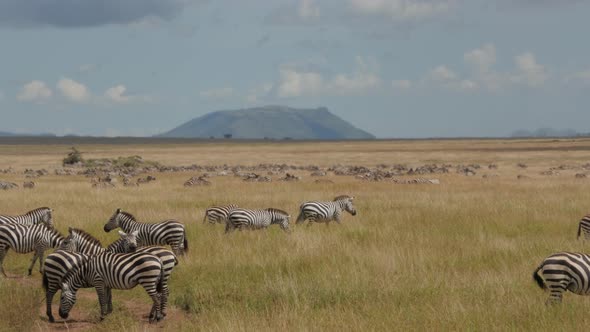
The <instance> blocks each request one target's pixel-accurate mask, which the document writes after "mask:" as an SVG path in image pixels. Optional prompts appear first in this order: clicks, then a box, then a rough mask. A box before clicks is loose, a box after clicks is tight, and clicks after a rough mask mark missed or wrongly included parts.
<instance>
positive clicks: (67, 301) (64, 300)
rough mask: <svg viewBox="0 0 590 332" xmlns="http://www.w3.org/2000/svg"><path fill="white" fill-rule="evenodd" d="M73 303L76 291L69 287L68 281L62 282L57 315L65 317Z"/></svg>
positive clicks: (74, 302)
mask: <svg viewBox="0 0 590 332" xmlns="http://www.w3.org/2000/svg"><path fill="white" fill-rule="evenodd" d="M74 304H76V292H75V291H73V290H72V289H71V288H70V285H69V284H68V283H65V282H62V284H61V298H60V300H59V316H60V317H61V318H63V319H67V318H68V316H69V314H70V310H72V307H73V306H74Z"/></svg>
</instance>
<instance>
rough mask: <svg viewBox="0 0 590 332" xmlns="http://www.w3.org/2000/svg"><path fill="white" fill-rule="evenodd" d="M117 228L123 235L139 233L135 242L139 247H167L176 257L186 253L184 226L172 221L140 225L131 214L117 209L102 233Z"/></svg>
mask: <svg viewBox="0 0 590 332" xmlns="http://www.w3.org/2000/svg"><path fill="white" fill-rule="evenodd" d="M117 227H121V229H122V230H123V231H124V232H125V233H131V232H133V231H139V234H138V235H137V242H138V244H139V246H141V247H145V246H152V245H169V246H171V247H172V251H173V252H174V254H176V255H183V254H184V253H186V252H187V251H188V242H187V240H186V231H185V229H184V225H183V224H181V223H179V222H178V221H176V220H174V219H169V220H165V221H162V222H159V223H154V224H148V223H142V222H138V221H137V220H136V219H135V217H134V216H133V215H132V214H131V213H127V212H123V211H121V209H117V211H115V213H114V214H113V216H112V217H111V218H110V219H109V221H108V222H107V223H106V224H105V225H104V231H105V232H110V231H111V230H113V229H115V228H117Z"/></svg>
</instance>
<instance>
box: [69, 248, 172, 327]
mask: <svg viewBox="0 0 590 332" xmlns="http://www.w3.org/2000/svg"><path fill="white" fill-rule="evenodd" d="M162 280H163V269H162V263H161V262H160V259H159V258H158V257H156V256H154V255H152V254H148V253H145V252H135V253H130V254H113V253H109V252H103V253H101V254H98V255H94V256H89V258H88V259H87V260H85V261H83V262H82V263H81V264H80V266H78V267H77V268H76V269H73V270H72V271H70V272H68V274H66V275H65V277H64V278H63V280H62V283H61V299H60V305H59V315H60V317H62V318H64V319H66V318H68V315H69V312H70V310H71V309H72V307H73V305H74V304H75V303H76V293H77V291H78V289H80V288H88V287H94V288H95V289H96V293H97V294H98V301H99V303H100V317H101V319H103V318H104V317H105V316H106V315H107V314H109V313H110V312H111V311H112V305H110V304H111V303H112V294H111V289H131V288H134V287H135V286H137V285H141V286H142V287H143V288H144V289H145V291H146V292H147V293H148V295H149V296H150V297H151V298H152V302H153V305H152V309H151V311H150V315H149V321H150V323H152V322H154V321H159V320H161V319H162V318H163V317H162V314H161V311H160V296H161V295H160V293H161V292H162Z"/></svg>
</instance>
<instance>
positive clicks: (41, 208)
mask: <svg viewBox="0 0 590 332" xmlns="http://www.w3.org/2000/svg"><path fill="white" fill-rule="evenodd" d="M41 210H51V209H50V208H48V207H46V206H44V207H40V208H36V209H33V210H31V211H29V212H27V213H25V215H29V214H33V213H35V212H38V211H41Z"/></svg>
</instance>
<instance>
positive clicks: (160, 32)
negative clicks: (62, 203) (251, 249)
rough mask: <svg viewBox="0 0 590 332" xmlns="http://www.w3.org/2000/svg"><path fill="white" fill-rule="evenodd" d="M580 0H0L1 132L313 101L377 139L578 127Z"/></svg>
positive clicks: (583, 34)
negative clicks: (375, 136)
mask: <svg viewBox="0 0 590 332" xmlns="http://www.w3.org/2000/svg"><path fill="white" fill-rule="evenodd" d="M588 13H590V1H581V0H579V1H575V0H553V1H551V0H496V1H483V0H469V1H467V0H440V1H435V0H339V1H330V0H326V1H322V0H294V1H276V0H273V1H270V0H267V1H257V0H251V1H250V0H249V1H238V0H233V1H229V0H216V1H213V0H210V1H204V0H82V1H80V0H27V1H22V0H2V1H0V49H1V52H0V119H1V121H0V131H13V132H53V133H56V134H59V135H64V134H71V133H76V134H87V135H106V136H117V135H132V136H136V135H151V134H155V133H159V132H163V131H167V130H169V129H171V128H173V127H175V126H177V125H179V124H181V123H183V122H185V121H187V120H189V119H192V118H194V117H197V116H200V115H203V114H206V113H208V112H210V111H214V110H220V109H234V108H245V107H253V106H260V105H267V104H280V105H288V106H293V107H318V106H326V107H328V108H329V109H330V110H331V111H332V112H333V113H335V114H337V115H339V116H341V117H342V118H344V119H346V120H348V121H350V122H352V123H353V124H355V125H357V126H358V127H360V128H362V129H365V130H368V131H369V132H371V133H373V134H375V135H377V136H378V137H432V136H500V135H510V134H511V133H512V132H513V131H515V130H517V129H529V130H534V129H537V128H541V127H554V128H564V129H565V128H571V129H575V130H578V131H583V132H590V125H589V123H590V109H589V107H588V105H589V104H590V103H589V102H590V44H589V43H588V41H587V39H588V36H587V34H588V31H590V20H588Z"/></svg>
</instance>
